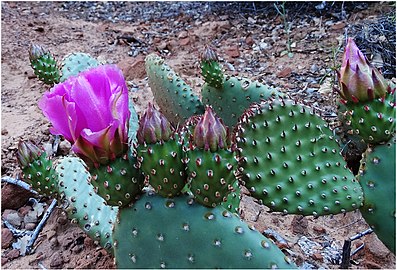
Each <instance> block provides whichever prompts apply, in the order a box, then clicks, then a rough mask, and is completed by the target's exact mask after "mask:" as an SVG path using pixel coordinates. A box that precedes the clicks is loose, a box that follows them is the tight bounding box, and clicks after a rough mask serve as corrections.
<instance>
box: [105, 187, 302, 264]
mask: <svg viewBox="0 0 397 270" xmlns="http://www.w3.org/2000/svg"><path fill="white" fill-rule="evenodd" d="M113 240H114V247H115V249H114V251H115V258H116V265H117V267H118V268H130V269H131V268H185V269H186V268H195V269H198V268H210V269H217V268H262V269H265V268H295V266H294V265H293V263H292V262H291V261H290V259H289V258H287V257H286V256H285V255H284V254H283V253H282V252H281V251H280V250H279V249H278V248H277V246H276V245H275V244H273V243H272V242H271V241H270V240H269V239H267V238H265V237H264V236H263V235H261V234H260V233H259V232H258V231H256V230H255V229H254V228H252V227H250V226H248V225H247V224H246V223H244V222H243V221H241V220H240V218H239V217H237V216H236V215H233V214H231V213H230V212H229V211H227V210H225V209H224V208H223V207H220V206H219V207H216V208H213V209H209V208H206V207H204V206H201V205H199V204H197V203H195V202H194V200H193V198H191V197H188V196H180V197H174V198H172V199H167V198H163V197H161V196H158V195H155V193H154V192H152V193H150V192H149V194H145V195H143V196H142V197H141V199H140V200H138V201H137V202H136V203H135V204H134V205H133V206H132V207H131V208H124V209H122V210H121V211H120V215H119V217H118V222H117V224H116V226H115V228H114V232H113Z"/></svg>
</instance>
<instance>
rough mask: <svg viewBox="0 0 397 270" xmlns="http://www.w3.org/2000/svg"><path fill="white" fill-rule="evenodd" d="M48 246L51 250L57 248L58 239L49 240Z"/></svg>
mask: <svg viewBox="0 0 397 270" xmlns="http://www.w3.org/2000/svg"><path fill="white" fill-rule="evenodd" d="M50 245H51V248H54V247H57V246H59V242H58V238H56V237H53V238H51V240H50Z"/></svg>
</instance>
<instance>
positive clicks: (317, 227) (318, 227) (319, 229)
mask: <svg viewBox="0 0 397 270" xmlns="http://www.w3.org/2000/svg"><path fill="white" fill-rule="evenodd" d="M313 231H315V232H317V233H319V234H324V233H326V230H325V228H324V227H321V226H318V225H314V226H313Z"/></svg>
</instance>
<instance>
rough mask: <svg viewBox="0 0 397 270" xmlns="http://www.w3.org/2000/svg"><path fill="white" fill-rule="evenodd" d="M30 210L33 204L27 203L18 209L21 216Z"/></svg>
mask: <svg viewBox="0 0 397 270" xmlns="http://www.w3.org/2000/svg"><path fill="white" fill-rule="evenodd" d="M30 211H32V206H30V205H25V206H22V207H21V208H19V209H18V213H19V214H20V215H21V216H26V215H27V214H28V213H29V212H30Z"/></svg>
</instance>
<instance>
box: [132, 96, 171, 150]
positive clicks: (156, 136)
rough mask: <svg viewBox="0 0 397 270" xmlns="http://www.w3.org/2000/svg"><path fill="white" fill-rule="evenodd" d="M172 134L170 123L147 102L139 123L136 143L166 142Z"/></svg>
mask: <svg viewBox="0 0 397 270" xmlns="http://www.w3.org/2000/svg"><path fill="white" fill-rule="evenodd" d="M172 133H173V128H172V126H171V123H170V122H169V121H168V120H167V118H165V116H164V115H163V114H162V113H161V112H159V111H158V110H156V108H155V107H154V105H153V104H151V103H150V102H149V105H148V108H147V109H146V111H145V112H144V114H143V116H142V118H141V119H140V121H139V128H138V131H137V139H138V143H140V144H143V143H144V142H146V143H156V142H159V141H168V140H169V139H170V137H171V135H172Z"/></svg>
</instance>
